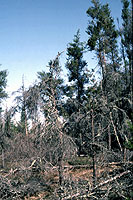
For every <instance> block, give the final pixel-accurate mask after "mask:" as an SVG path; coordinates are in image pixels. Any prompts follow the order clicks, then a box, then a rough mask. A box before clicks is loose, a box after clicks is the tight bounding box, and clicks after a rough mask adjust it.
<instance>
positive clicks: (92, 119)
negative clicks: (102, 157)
mask: <svg viewBox="0 0 133 200" xmlns="http://www.w3.org/2000/svg"><path fill="white" fill-rule="evenodd" d="M91 128H92V142H93V144H92V163H93V187H95V186H96V152H95V146H94V143H95V132H94V114H93V110H91Z"/></svg>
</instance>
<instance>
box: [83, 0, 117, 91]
mask: <svg viewBox="0 0 133 200" xmlns="http://www.w3.org/2000/svg"><path fill="white" fill-rule="evenodd" d="M92 3H93V6H92V7H90V8H89V9H88V10H87V15H88V17H89V22H88V27H87V31H86V32H87V34H88V37H89V38H88V42H87V46H88V49H89V50H90V51H95V54H96V56H97V58H98V64H99V66H100V68H101V72H102V80H103V83H104V80H105V77H106V75H107V74H108V72H113V71H114V72H117V71H118V69H119V66H120V59H119V56H118V46H117V37H118V31H117V30H116V28H115V25H114V20H113V18H112V17H111V14H110V9H109V5H108V4H105V5H101V3H100V2H99V0H92ZM102 86H104V89H105V87H106V84H105V83H104V85H102Z"/></svg>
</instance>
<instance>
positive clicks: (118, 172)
mask: <svg viewBox="0 0 133 200" xmlns="http://www.w3.org/2000/svg"><path fill="white" fill-rule="evenodd" d="M121 3H122V10H121V19H117V24H116V22H115V21H114V18H113V16H112V15H111V11H110V7H109V5H108V4H102V3H101V2H100V1H99V0H91V6H90V7H89V8H88V9H86V11H85V12H86V15H87V17H88V22H87V27H86V30H84V31H85V32H86V35H87V38H88V39H87V41H81V38H80V30H77V33H76V34H75V35H74V37H73V38H72V41H71V42H70V43H69V44H68V45H67V47H66V50H65V51H66V62H65V66H61V64H60V56H61V55H62V54H63V53H64V51H62V52H57V55H56V57H55V58H53V59H52V60H50V61H49V63H48V65H47V68H48V71H47V72H45V71H39V72H38V73H37V75H38V77H37V80H38V81H37V82H35V83H34V84H33V85H32V86H29V88H25V84H24V79H23V82H22V86H21V87H20V88H19V89H18V91H16V92H14V94H15V98H14V101H15V106H11V107H10V108H5V109H3V108H2V102H4V101H6V98H7V97H8V94H7V93H6V86H7V80H8V71H7V70H2V71H0V199H1V200H12V199H15V200H19V199H20V200H21V199H24V200H32V199H36V200H43V199H49V200H69V199H73V200H80V199H83V200H84V199H85V200H86V199H89V200H95V199H98V200H131V199H132V198H133V190H132V189H133V181H132V180H133V124H132V123H133V107H132V100H133V99H132V98H133V97H132V95H133V76H132V75H133V74H132V73H133V70H132V66H133V57H132V55H133V54H132V53H133V52H132V51H133V40H132V1H129V0H121ZM120 20H121V21H122V23H119V21H120ZM88 52H93V55H94V59H95V61H96V63H97V64H96V66H91V69H89V68H88V63H87V61H86V60H85V56H84V55H86V56H87V54H88ZM62 67H65V68H66V70H67V72H68V74H67V80H64V79H63V78H62V77H63V76H62ZM17 114H19V115H20V119H19V120H18V121H17V122H16V121H15V120H14V116H16V115H17Z"/></svg>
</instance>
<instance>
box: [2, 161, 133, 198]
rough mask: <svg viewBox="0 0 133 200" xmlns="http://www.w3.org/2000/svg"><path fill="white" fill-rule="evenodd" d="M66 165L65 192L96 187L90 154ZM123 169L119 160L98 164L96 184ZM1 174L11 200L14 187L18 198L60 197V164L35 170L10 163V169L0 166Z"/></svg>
mask: <svg viewBox="0 0 133 200" xmlns="http://www.w3.org/2000/svg"><path fill="white" fill-rule="evenodd" d="M79 160H80V162H79ZM87 163H88V164H87ZM132 164H133V163H132ZM32 167H33V166H32ZM36 167H37V166H36ZM63 168H64V170H63V177H64V185H65V188H67V189H66V194H67V191H69V192H68V194H69V196H70V195H73V194H74V193H76V192H77V191H79V190H81V193H83V192H84V191H85V190H86V189H87V187H89V189H91V188H93V169H92V166H91V161H89V162H88V158H79V159H78V162H77V161H76V162H75V161H74V162H73V163H72V162H66V163H64V166H63ZM120 170H121V164H120V163H108V165H105V164H104V166H99V167H97V172H96V176H97V184H100V183H101V182H104V181H105V180H107V179H110V178H111V177H112V174H113V175H115V171H117V172H118V171H120ZM0 177H3V179H1V180H3V185H4V186H1V185H0V189H1V188H2V187H3V189H2V190H3V191H5V194H4V195H5V199H9V200H10V198H8V193H9V195H10V192H11V191H14V193H16V194H18V197H16V198H12V199H15V200H19V199H24V200H44V199H49V200H54V199H55V200H56V199H60V198H58V197H57V198H56V196H58V189H59V178H58V177H59V176H58V168H57V167H53V168H49V169H48V170H39V169H37V170H36V171H35V169H34V170H33V168H25V167H21V168H14V169H13V168H10V169H9V163H8V169H1V170H0ZM7 182H9V185H10V187H11V189H10V191H9V187H7V185H6V184H7ZM6 192H7V194H6ZM0 195H1V192H0ZM0 197H1V196H0ZM0 199H2V200H3V199H4V198H3V197H2V198H0ZM12 199H11V200H12ZM62 199H65V198H62ZM75 199H78V198H75Z"/></svg>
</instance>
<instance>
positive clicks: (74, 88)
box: [66, 30, 88, 103]
mask: <svg viewBox="0 0 133 200" xmlns="http://www.w3.org/2000/svg"><path fill="white" fill-rule="evenodd" d="M84 50H85V49H84V45H83V42H80V31H79V30H78V31H77V33H76V35H75V36H74V39H73V42H72V43H69V45H68V48H67V62H66V68H67V69H68V71H69V74H68V81H69V83H71V85H70V86H68V87H67V89H68V96H71V97H74V96H75V97H76V100H77V101H78V102H79V103H81V102H82V101H83V99H84V96H85V84H86V83H88V77H87V73H85V67H86V66H87V62H86V61H85V60H84V59H83V54H84Z"/></svg>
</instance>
